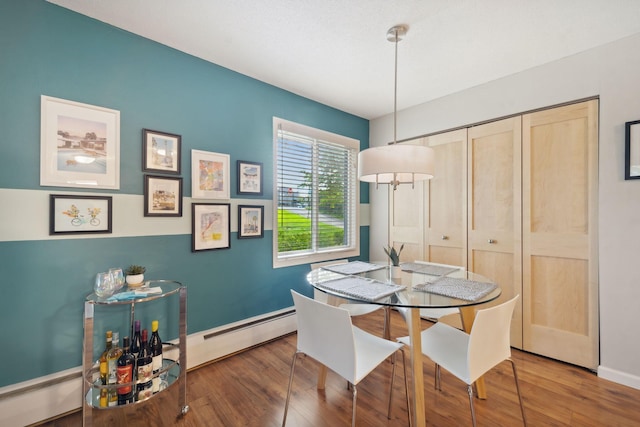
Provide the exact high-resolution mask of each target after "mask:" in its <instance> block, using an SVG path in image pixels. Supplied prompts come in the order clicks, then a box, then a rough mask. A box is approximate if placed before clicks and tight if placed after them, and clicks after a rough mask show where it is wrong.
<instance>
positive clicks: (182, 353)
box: [82, 280, 189, 427]
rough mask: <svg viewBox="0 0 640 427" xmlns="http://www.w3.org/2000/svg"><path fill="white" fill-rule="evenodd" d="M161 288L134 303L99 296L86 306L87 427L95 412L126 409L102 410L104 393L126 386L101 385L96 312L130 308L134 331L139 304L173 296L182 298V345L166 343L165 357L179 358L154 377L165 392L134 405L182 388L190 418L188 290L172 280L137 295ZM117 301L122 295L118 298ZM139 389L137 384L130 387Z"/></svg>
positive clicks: (182, 403)
mask: <svg viewBox="0 0 640 427" xmlns="http://www.w3.org/2000/svg"><path fill="white" fill-rule="evenodd" d="M149 288H160V290H161V292H160V293H147V294H144V295H141V296H137V297H136V298H134V299H118V298H111V299H109V298H99V297H98V296H97V295H96V294H95V293H92V294H89V295H88V296H87V298H86V300H85V303H84V340H83V355H82V366H83V373H84V375H83V381H82V384H83V393H82V395H83V397H84V398H83V405H82V409H83V410H82V421H83V426H85V427H87V426H92V425H93V410H107V409H108V410H117V409H119V408H120V409H122V408H123V407H128V406H130V405H131V404H129V405H125V406H111V407H101V406H100V390H101V389H104V388H106V389H110V388H117V387H122V386H123V384H117V385H115V384H112V385H102V384H101V383H100V369H99V366H98V364H96V363H95V359H94V357H93V321H94V308H95V306H96V305H97V306H122V305H128V306H129V308H130V324H129V325H128V326H129V327H131V325H133V322H134V316H135V306H136V304H143V303H145V302H149V301H154V300H158V299H160V298H167V297H170V296H171V295H176V294H178V295H179V304H180V314H179V333H178V334H179V342H178V344H172V343H163V349H162V351H163V354H164V355H165V356H168V355H169V354H171V355H174V354H175V353H174V351H175V350H177V353H178V354H177V355H178V358H176V359H171V358H169V357H167V358H165V359H164V360H163V366H162V369H161V370H160V371H159V372H158V373H156V374H154V377H156V376H159V377H160V378H162V380H163V387H162V388H161V390H160V391H159V392H157V393H155V394H154V395H152V396H151V397H150V398H148V399H146V400H144V401H139V402H134V403H133V404H138V403H145V402H147V401H149V400H152V399H153V397H154V396H156V395H158V394H160V393H163V392H165V391H166V390H167V389H168V388H173V387H171V386H173V385H174V384H178V389H179V390H178V406H179V413H180V414H181V415H184V414H186V413H187V412H188V411H189V406H188V405H187V404H186V395H187V379H186V364H187V352H186V334H187V321H186V308H187V288H186V287H185V286H184V285H182V284H181V283H179V282H175V281H171V280H150V281H147V282H146V283H145V286H144V287H142V288H136V290H137V291H140V292H142V293H144V291H145V289H149ZM130 291H131V290H130V289H127V288H126V287H125V288H123V289H122V290H121V291H120V292H130ZM116 297H118V295H117V294H116ZM130 384H132V385H133V386H134V387H135V382H134V383H130Z"/></svg>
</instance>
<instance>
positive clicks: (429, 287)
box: [413, 277, 498, 301]
mask: <svg viewBox="0 0 640 427" xmlns="http://www.w3.org/2000/svg"><path fill="white" fill-rule="evenodd" d="M497 287H498V285H496V284H495V283H490V282H476V281H473V280H467V279H458V278H454V277H442V278H439V279H436V281H435V282H434V283H421V284H419V285H415V286H414V287H413V289H414V290H417V291H422V292H429V293H431V294H438V295H444V296H446V297H451V298H458V299H463V300H465V301H477V300H479V299H480V298H482V297H483V296H485V295H487V294H488V293H489V292H491V291H493V290H494V289H495V288H497Z"/></svg>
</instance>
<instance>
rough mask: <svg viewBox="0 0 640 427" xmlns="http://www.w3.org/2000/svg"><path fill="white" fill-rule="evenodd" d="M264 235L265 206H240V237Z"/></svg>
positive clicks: (252, 237) (249, 237)
mask: <svg viewBox="0 0 640 427" xmlns="http://www.w3.org/2000/svg"><path fill="white" fill-rule="evenodd" d="M259 237H264V206H248V205H239V206H238V239H254V238H259Z"/></svg>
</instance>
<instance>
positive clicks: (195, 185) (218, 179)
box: [191, 150, 230, 199]
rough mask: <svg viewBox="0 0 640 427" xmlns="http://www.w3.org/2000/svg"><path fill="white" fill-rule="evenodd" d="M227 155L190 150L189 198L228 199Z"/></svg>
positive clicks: (228, 174)
mask: <svg viewBox="0 0 640 427" xmlns="http://www.w3.org/2000/svg"><path fill="white" fill-rule="evenodd" d="M229 176H230V173H229V155H228V154H220V153H212V152H209V151H201V150H191V197H192V198H194V199H228V198H229V184H230V182H229V181H230V178H229Z"/></svg>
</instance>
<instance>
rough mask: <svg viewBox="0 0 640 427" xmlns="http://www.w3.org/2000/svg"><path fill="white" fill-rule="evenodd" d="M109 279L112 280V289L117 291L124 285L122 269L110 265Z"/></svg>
mask: <svg viewBox="0 0 640 427" xmlns="http://www.w3.org/2000/svg"><path fill="white" fill-rule="evenodd" d="M109 274H110V275H111V280H113V291H114V292H118V291H119V290H120V289H122V287H123V286H124V274H123V273H122V269H121V268H118V267H112V268H110V269H109Z"/></svg>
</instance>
